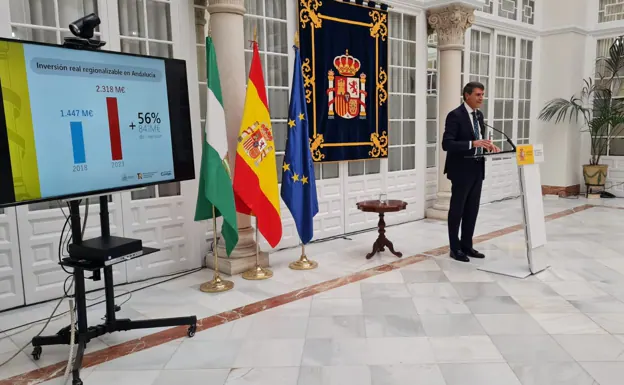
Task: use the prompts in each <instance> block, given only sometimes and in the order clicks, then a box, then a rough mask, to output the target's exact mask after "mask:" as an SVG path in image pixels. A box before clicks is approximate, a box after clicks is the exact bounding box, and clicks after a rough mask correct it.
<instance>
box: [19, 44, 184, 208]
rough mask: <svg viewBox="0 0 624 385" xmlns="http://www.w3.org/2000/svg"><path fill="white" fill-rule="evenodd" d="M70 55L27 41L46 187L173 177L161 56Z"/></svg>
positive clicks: (57, 190)
mask: <svg viewBox="0 0 624 385" xmlns="http://www.w3.org/2000/svg"><path fill="white" fill-rule="evenodd" d="M67 56H68V55H67V50H63V49H59V48H56V47H47V46H38V45H27V46H24V57H25V59H26V63H27V69H26V72H27V76H28V90H29V93H30V104H31V111H32V117H33V128H34V135H35V145H36V151H37V164H38V169H39V183H40V188H41V195H42V196H43V197H46V196H59V195H65V194H71V193H73V192H75V191H92V190H98V189H104V188H107V187H109V186H123V185H133V184H138V183H140V181H141V180H142V181H145V183H151V182H155V181H166V180H172V179H174V175H173V153H172V151H171V128H170V124H169V105H168V98H167V84H166V81H165V66H164V62H163V61H162V60H154V59H147V58H140V57H133V56H124V55H102V54H98V53H96V52H89V51H75V52H74V54H73V55H72V57H71V59H72V60H68V58H67ZM103 60H104V61H103ZM137 182H138V183H137Z"/></svg>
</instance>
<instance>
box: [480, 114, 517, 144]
mask: <svg viewBox="0 0 624 385" xmlns="http://www.w3.org/2000/svg"><path fill="white" fill-rule="evenodd" d="M478 119H479V123H481V124H482V125H483V127H488V128H491V129H492V130H494V131H496V132H499V133H501V134H503V136H504V137H505V139H507V143H509V145H510V146H511V148H512V150H513V151H516V145H515V144H514V142H513V141H512V140H511V138H510V137H509V136H507V134H505V133H504V132H503V131H501V130H499V129H498V128H495V127H492V126H490V125H489V124H485V121H484V120H483V114H479V118H478Z"/></svg>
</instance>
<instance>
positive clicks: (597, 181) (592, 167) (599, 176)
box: [583, 164, 609, 187]
mask: <svg viewBox="0 0 624 385" xmlns="http://www.w3.org/2000/svg"><path fill="white" fill-rule="evenodd" d="M608 169H609V165H606V164H585V165H583V179H585V185H586V186H599V187H604V185H605V184H606V183H607V170H608Z"/></svg>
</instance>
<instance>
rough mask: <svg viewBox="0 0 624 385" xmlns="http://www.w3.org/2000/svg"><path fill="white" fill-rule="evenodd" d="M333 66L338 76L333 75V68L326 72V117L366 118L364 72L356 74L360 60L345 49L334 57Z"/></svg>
mask: <svg viewBox="0 0 624 385" xmlns="http://www.w3.org/2000/svg"><path fill="white" fill-rule="evenodd" d="M334 67H336V70H337V71H338V74H339V76H335V73H334V70H333V69H332V70H329V71H328V72H327V80H328V81H329V87H328V88H327V94H328V95H329V102H328V105H329V112H328V118H329V119H334V116H335V115H338V116H340V117H341V118H343V119H353V118H355V117H356V116H359V117H360V119H366V95H367V94H366V91H365V89H364V87H365V85H366V74H364V73H361V74H360V76H359V77H358V76H357V72H358V71H359V70H360V61H359V60H358V59H356V58H354V57H353V56H351V55H349V50H347V51H346V53H345V54H344V55H340V56H336V57H335V58H334Z"/></svg>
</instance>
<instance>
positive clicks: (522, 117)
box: [517, 39, 533, 144]
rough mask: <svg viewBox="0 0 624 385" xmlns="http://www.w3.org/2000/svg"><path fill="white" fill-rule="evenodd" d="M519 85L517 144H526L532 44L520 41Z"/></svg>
mask: <svg viewBox="0 0 624 385" xmlns="http://www.w3.org/2000/svg"><path fill="white" fill-rule="evenodd" d="M519 78H520V83H519V97H518V113H517V116H518V136H517V143H518V144H528V143H529V138H530V137H531V136H530V128H529V127H530V125H531V84H532V79H533V42H532V41H530V40H524V39H523V40H520V74H519Z"/></svg>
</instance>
